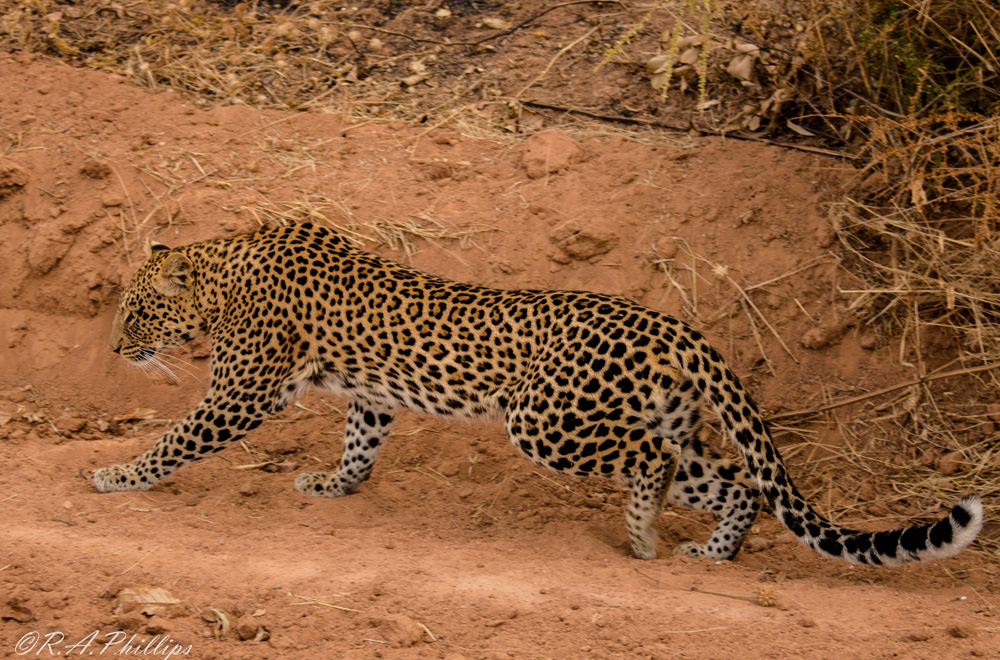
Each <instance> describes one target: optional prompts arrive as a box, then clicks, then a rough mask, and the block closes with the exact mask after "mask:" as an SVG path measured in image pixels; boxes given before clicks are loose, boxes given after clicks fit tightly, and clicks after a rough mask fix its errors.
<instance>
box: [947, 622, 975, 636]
mask: <svg viewBox="0 0 1000 660" xmlns="http://www.w3.org/2000/svg"><path fill="white" fill-rule="evenodd" d="M948 634H949V635H951V636H952V637H956V638H958V639H966V638H968V637H972V636H973V635H975V634H976V631H975V629H973V628H970V627H968V626H963V625H961V624H959V625H954V626H951V627H950V628H948Z"/></svg>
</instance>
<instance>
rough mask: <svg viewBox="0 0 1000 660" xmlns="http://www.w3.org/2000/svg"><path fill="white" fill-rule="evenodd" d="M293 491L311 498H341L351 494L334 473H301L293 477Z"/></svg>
mask: <svg viewBox="0 0 1000 660" xmlns="http://www.w3.org/2000/svg"><path fill="white" fill-rule="evenodd" d="M295 490H297V491H299V492H300V493H302V494H303V495H312V496H313V497H343V496H344V495H349V494H350V493H351V492H353V491H349V490H347V489H345V488H344V486H343V484H342V483H341V480H340V478H339V477H338V476H337V473H336V472H303V473H302V474H300V475H299V476H297V477H295Z"/></svg>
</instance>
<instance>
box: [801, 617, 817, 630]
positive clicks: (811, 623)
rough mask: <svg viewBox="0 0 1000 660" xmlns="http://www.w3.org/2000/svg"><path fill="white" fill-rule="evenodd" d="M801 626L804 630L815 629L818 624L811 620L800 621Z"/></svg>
mask: <svg viewBox="0 0 1000 660" xmlns="http://www.w3.org/2000/svg"><path fill="white" fill-rule="evenodd" d="M799 625H800V626H802V627H803V628H815V627H816V622H815V621H813V620H812V619H809V618H805V619H799Z"/></svg>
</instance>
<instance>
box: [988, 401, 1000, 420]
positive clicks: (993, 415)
mask: <svg viewBox="0 0 1000 660" xmlns="http://www.w3.org/2000/svg"><path fill="white" fill-rule="evenodd" d="M986 416H987V417H989V418H990V421H991V422H993V423H994V424H1000V403H991V404H989V405H988V406H986Z"/></svg>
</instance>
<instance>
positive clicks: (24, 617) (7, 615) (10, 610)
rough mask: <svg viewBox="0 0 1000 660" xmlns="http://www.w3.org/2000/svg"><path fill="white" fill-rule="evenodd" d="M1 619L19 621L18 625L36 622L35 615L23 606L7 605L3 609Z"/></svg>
mask: <svg viewBox="0 0 1000 660" xmlns="http://www.w3.org/2000/svg"><path fill="white" fill-rule="evenodd" d="M0 619H2V620H4V621H17V622H18V623H28V622H29V621H34V620H35V615H34V614H33V613H32V611H31V610H29V609H28V608H27V607H23V606H21V605H7V606H6V607H5V608H3V614H2V615H0Z"/></svg>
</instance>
